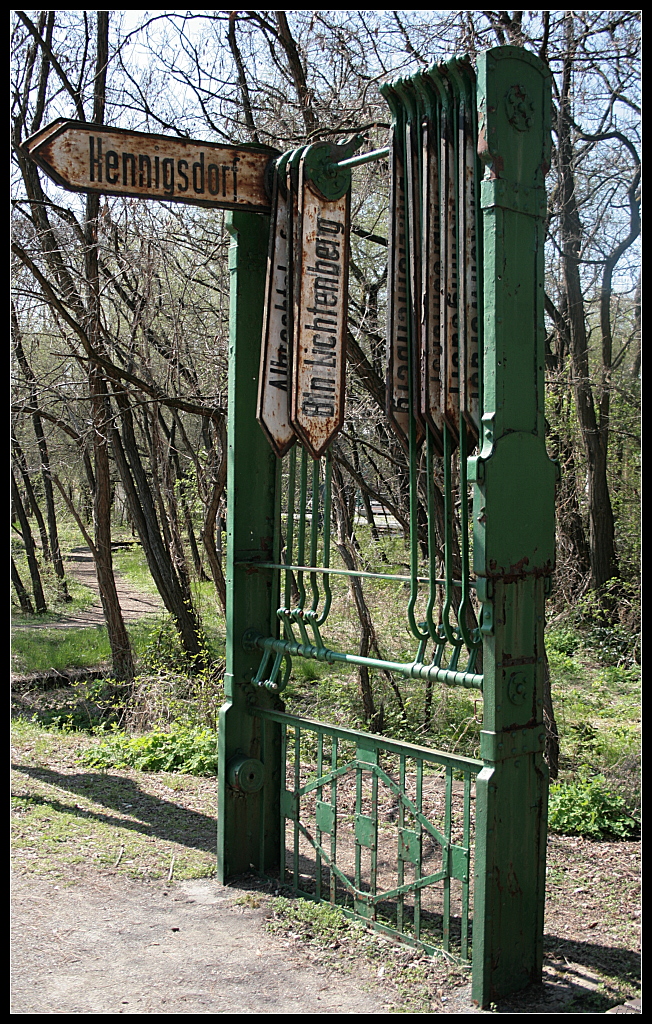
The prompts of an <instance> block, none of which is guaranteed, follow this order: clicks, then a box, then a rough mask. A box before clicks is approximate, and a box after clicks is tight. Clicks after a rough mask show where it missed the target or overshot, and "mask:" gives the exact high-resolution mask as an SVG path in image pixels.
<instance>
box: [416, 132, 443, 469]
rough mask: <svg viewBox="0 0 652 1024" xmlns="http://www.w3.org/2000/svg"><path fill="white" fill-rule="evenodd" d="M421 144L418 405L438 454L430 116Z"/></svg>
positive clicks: (435, 198)
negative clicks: (421, 294) (421, 286)
mask: <svg viewBox="0 0 652 1024" xmlns="http://www.w3.org/2000/svg"><path fill="white" fill-rule="evenodd" d="M422 147H423V199H422V206H423V219H424V227H423V243H422V244H423V249H422V254H421V256H422V270H421V274H422V281H423V311H422V320H421V409H422V411H423V415H424V417H425V418H426V419H427V420H428V423H429V425H430V429H431V432H432V434H433V438H434V442H435V450H436V451H437V454H438V455H443V454H444V446H443V439H442V435H443V429H444V419H443V416H442V412H441V390H442V365H441V363H442V344H441V333H440V317H441V243H440V235H441V224H440V202H439V198H440V197H439V153H438V149H439V133H438V129H437V124H436V121H435V119H434V117H432V116H431V117H429V118H427V119H426V120H425V121H424V124H423V127H422Z"/></svg>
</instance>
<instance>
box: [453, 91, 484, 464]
mask: <svg viewBox="0 0 652 1024" xmlns="http://www.w3.org/2000/svg"><path fill="white" fill-rule="evenodd" d="M459 166H460V168H461V171H460V173H459V175H458V184H459V199H458V209H459V211H460V218H461V221H462V223H461V225H460V238H461V239H463V244H464V273H463V274H461V275H460V296H459V299H460V302H459V308H460V401H461V404H462V410H463V413H464V419H465V421H466V423H467V426H468V428H469V431H468V433H469V435H470V438H469V439H470V441H471V443H472V444H475V443H476V442H477V440H478V434H479V428H480V368H479V355H478V326H479V325H478V259H477V239H476V193H475V189H476V184H475V179H476V155H475V140H474V137H473V126H472V122H471V117H470V111H469V108H468V106H465V108H464V109H463V110H461V111H460V123H459Z"/></svg>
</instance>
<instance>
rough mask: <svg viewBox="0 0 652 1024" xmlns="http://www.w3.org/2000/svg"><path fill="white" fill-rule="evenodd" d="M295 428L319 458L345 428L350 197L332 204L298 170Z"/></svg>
mask: <svg viewBox="0 0 652 1024" xmlns="http://www.w3.org/2000/svg"><path fill="white" fill-rule="evenodd" d="M299 205H300V252H299V253H298V254H297V256H298V258H297V259H296V261H295V263H296V267H297V271H298V273H297V279H296V290H297V303H296V309H297V313H296V322H295V329H294V351H293V367H292V382H293V387H292V403H291V417H290V418H291V421H292V425H293V427H294V429H295V431H296V433H297V434H298V436H299V437H300V438H301V440H302V441H303V443H304V444H305V446H306V447H307V448H308V450H309V451H310V453H311V455H312V456H313V458H315V459H316V458H319V457H320V456H321V455H322V454H323V453H324V452H325V451H326V448H327V447H328V445H329V444H330V442H331V441H332V440H333V438H334V436H335V434H336V433H337V432H338V430H339V429H340V428H341V426H342V424H343V423H344V380H345V357H346V325H347V298H348V267H349V216H350V213H349V210H350V194H349V192H347V193H346V194H345V195H343V196H342V197H341V198H339V199H335V200H328V199H325V198H324V197H323V195H322V194H321V192H319V191H318V189H317V188H316V187H315V185H313V184H312V182H311V181H309V180H307V179H306V175H305V173H304V159H302V160H301V164H300V167H299Z"/></svg>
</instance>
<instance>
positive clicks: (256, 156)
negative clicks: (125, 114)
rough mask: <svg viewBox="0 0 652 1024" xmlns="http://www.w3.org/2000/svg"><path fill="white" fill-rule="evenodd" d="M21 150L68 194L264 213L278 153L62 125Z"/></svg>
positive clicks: (76, 124) (92, 126) (47, 130)
mask: <svg viewBox="0 0 652 1024" xmlns="http://www.w3.org/2000/svg"><path fill="white" fill-rule="evenodd" d="M25 145H26V148H27V151H28V153H29V155H30V157H31V158H32V159H33V160H34V161H35V163H37V164H38V166H39V167H40V168H41V169H42V170H43V171H45V173H46V174H47V175H48V177H50V178H51V179H52V180H53V181H54V182H55V183H56V184H57V185H60V186H62V187H63V188H65V189H68V190H69V191H71V192H100V193H102V194H103V195H117V196H135V197H137V198H139V199H162V200H165V201H167V202H175V203H190V204H192V205H195V206H207V207H218V208H220V209H227V210H250V211H253V212H255V213H269V211H270V207H271V203H270V198H269V195H268V192H267V188H266V176H267V175H268V174H269V171H268V167H269V165H270V162H271V160H272V158H273V157H274V155H275V154H276V151H275V150H271V149H268V148H265V147H262V146H258V147H257V146H216V145H213V144H212V143H210V142H198V141H194V140H192V139H184V138H174V137H170V136H167V135H150V134H147V133H145V132H132V131H127V130H125V129H122V128H110V127H105V126H104V125H97V124H86V123H85V122H83V121H67V120H65V119H61V120H59V121H54V122H53V123H52V124H50V125H48V126H47V127H46V128H44V129H43V130H42V131H40V132H37V134H36V135H33V136H32V137H31V138H30V139H28V140H27V142H26V144H25Z"/></svg>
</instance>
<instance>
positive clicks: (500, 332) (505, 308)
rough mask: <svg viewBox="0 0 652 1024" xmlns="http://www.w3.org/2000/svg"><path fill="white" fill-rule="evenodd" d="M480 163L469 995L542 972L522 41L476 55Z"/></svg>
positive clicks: (535, 111)
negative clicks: (476, 685)
mask: <svg viewBox="0 0 652 1024" xmlns="http://www.w3.org/2000/svg"><path fill="white" fill-rule="evenodd" d="M477 70H478V118H479V137H480V150H481V157H482V160H483V162H484V165H485V175H484V177H485V181H483V183H482V189H481V204H482V214H483V237H484V271H483V272H484V415H483V419H482V429H483V433H482V438H481V444H482V448H481V451H480V454H479V455H478V456H477V457H475V458H472V459H469V477H470V479H472V480H474V481H475V485H476V486H475V489H474V491H475V494H474V510H473V517H474V524H473V525H474V570H475V573H476V575H477V577H478V588H477V593H478V596H479V597H480V599H481V600H482V601H483V607H484V614H483V634H484V730H483V733H482V748H481V749H482V754H483V758H484V763H485V767H484V769H483V770H482V772H481V773H480V775H479V776H478V779H477V789H476V814H477V818H476V859H475V891H474V921H473V998H474V1000H475V1001H476V1002H477V1003H478V1004H479V1005H480V1006H487V1005H488V1004H489V1002H491V1001H495V1000H496V999H498V998H500V997H503V996H506V995H507V994H509V993H510V992H514V991H518V990H520V989H522V988H524V987H525V986H526V985H527V984H528V983H530V982H537V981H540V980H541V967H542V959H543V949H542V946H543V912H544V900H545V863H546V824H547V799H548V774H547V769H546V765H545V763H544V761H543V755H542V751H543V746H544V730H543V703H542V687H543V669H544V647H543V629H544V599H545V588H546V579H547V578H548V577H549V576H550V574H551V573H552V570H553V566H554V489H555V479H556V467H555V465H554V463H553V462H552V461H551V460H550V459H549V458H548V456H547V454H546V447H545V438H544V372H543V371H544V345H543V340H544V336H543V327H544V325H543V295H544V291H543V289H544V263H543V245H544V237H545V223H544V215H545V190H544V177H545V174H546V171H547V169H548V165H549V160H550V110H551V97H550V72H549V71H548V69H547V68H545V66H544V65H543V64H542V63H541V61H539V60H538V58H536V57H535V56H533V55H532V54H530V53H528V52H527V51H525V50H522V49H520V48H516V47H501V48H497V49H495V50H489V51H488V52H486V53H484V54H482V55H481V56H480V57H479V60H478V69H477Z"/></svg>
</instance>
